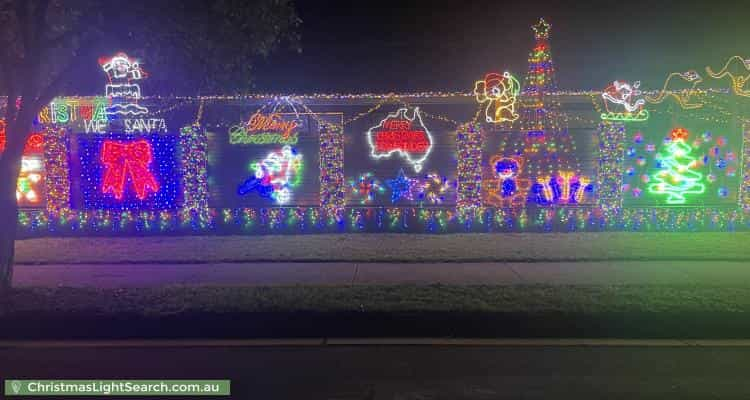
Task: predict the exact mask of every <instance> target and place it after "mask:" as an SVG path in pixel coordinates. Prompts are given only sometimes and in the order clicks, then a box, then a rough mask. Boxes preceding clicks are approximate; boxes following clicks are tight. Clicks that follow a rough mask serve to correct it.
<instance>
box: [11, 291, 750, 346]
mask: <svg viewBox="0 0 750 400" xmlns="http://www.w3.org/2000/svg"><path fill="white" fill-rule="evenodd" d="M748 316H750V287H747V286H746V285H740V284H738V285H737V287H721V288H718V287H717V288H712V287H706V286H700V287H690V286H684V285H682V286H674V287H672V286H541V285H539V286H461V287H458V286H437V285H435V286H390V287H383V286H378V287H367V286H364V287H361V286H352V287H324V288H323V287H309V286H308V287H272V288H271V287H255V288H253V287H244V288H243V287H227V288H223V287H165V288H158V289H121V290H97V289H73V288H59V289H39V288H34V289H15V290H14V291H13V293H12V294H11V296H10V297H9V298H8V302H7V303H5V306H4V307H3V309H2V311H0V326H2V327H3V329H0V338H2V339H77V338H80V339H83V338H97V339H106V338H133V337H139V338H144V337H145V338H197V337H199V338H213V337H218V338H251V337H413V336H420V337H616V338H628V337H634V338H746V337H747V333H748V332H750V318H748Z"/></svg>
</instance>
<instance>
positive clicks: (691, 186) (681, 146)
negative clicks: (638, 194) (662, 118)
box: [648, 128, 706, 204]
mask: <svg viewBox="0 0 750 400" xmlns="http://www.w3.org/2000/svg"><path fill="white" fill-rule="evenodd" d="M670 136H671V141H670V142H669V143H668V144H667V145H666V148H664V149H662V151H661V152H659V156H658V158H657V160H658V166H659V170H658V171H657V172H656V173H655V174H654V175H653V176H652V177H651V178H652V181H651V182H652V183H651V184H650V185H648V191H649V192H650V193H651V194H656V195H667V199H666V203H667V204H685V202H686V199H685V195H686V194H701V193H703V192H705V191H706V186H705V185H704V184H703V174H702V173H700V172H698V171H696V170H695V168H696V167H697V166H698V165H699V164H698V162H697V159H696V158H695V157H693V156H691V155H690V153H691V152H692V151H693V148H692V147H690V145H689V144H687V143H685V141H686V140H687V137H688V133H687V131H686V130H685V129H681V128H678V129H675V130H673V131H672V134H671V135H670Z"/></svg>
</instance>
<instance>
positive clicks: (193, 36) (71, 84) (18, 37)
mask: <svg viewBox="0 0 750 400" xmlns="http://www.w3.org/2000/svg"><path fill="white" fill-rule="evenodd" d="M300 23H301V20H300V19H299V17H298V16H297V13H296V11H295V8H294V4H293V1H292V0H254V1H243V0H184V1H181V0H130V1H127V2H105V1H102V0H0V96H2V98H3V101H2V102H1V103H0V107H2V108H1V109H0V118H3V119H5V121H6V147H5V151H4V152H3V153H2V154H1V155H0V221H3V224H2V225H0V291H1V290H2V289H3V288H5V287H8V285H9V283H10V276H11V272H12V264H13V240H14V238H15V230H16V223H17V217H16V212H17V206H16V199H15V185H16V180H17V179H18V174H19V170H20V164H21V156H22V153H23V147H24V143H25V141H26V137H27V135H28V133H29V131H30V129H31V127H32V122H33V121H34V118H35V117H36V115H38V113H39V111H40V110H41V108H42V107H43V106H44V105H46V104H48V103H49V102H50V101H51V100H52V99H53V98H54V97H56V96H59V95H63V94H78V95H87V94H88V95H90V94H100V93H101V88H102V84H103V78H104V76H103V74H102V72H101V71H100V70H99V66H98V65H97V62H96V61H97V58H98V57H99V56H101V55H112V54H114V53H116V52H119V51H124V52H126V53H128V54H129V55H131V56H134V57H136V58H141V59H142V60H143V61H144V62H143V63H142V65H143V66H144V67H145V68H144V69H146V71H147V72H149V71H150V72H151V75H152V77H153V78H154V79H150V80H149V91H148V93H149V94H153V95H172V94H183V95H194V94H202V93H203V94H205V93H237V92H245V91H247V90H249V89H250V88H251V86H252V81H253V75H252V66H253V62H254V61H256V60H257V59H258V58H259V57H266V56H268V55H269V54H270V53H271V52H272V51H274V50H275V49H277V48H278V47H279V46H281V45H283V44H288V45H290V46H292V47H298V45H299V37H298V33H297V28H298V27H299V25H300Z"/></svg>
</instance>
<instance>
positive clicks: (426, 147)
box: [367, 107, 432, 172]
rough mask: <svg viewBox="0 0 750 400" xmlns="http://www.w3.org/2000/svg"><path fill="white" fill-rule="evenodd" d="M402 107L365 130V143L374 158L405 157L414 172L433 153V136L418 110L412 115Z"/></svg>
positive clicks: (417, 170) (420, 168)
mask: <svg viewBox="0 0 750 400" xmlns="http://www.w3.org/2000/svg"><path fill="white" fill-rule="evenodd" d="M407 111H408V110H407V109H406V108H401V109H399V110H398V111H396V112H395V113H394V114H388V116H387V117H386V118H385V119H384V120H382V121H380V123H379V124H378V125H377V126H375V127H372V128H370V130H369V131H367V142H368V143H369V145H370V155H371V156H372V157H373V158H376V159H379V158H389V157H390V156H391V155H393V154H394V153H397V154H398V155H400V156H401V157H403V158H405V159H406V160H407V161H408V162H409V163H411V164H412V166H413V167H414V170H415V171H416V172H419V171H420V170H422V164H423V163H424V161H425V160H426V159H427V156H428V155H429V154H430V151H431V150H432V136H431V135H430V132H429V131H427V128H425V126H424V123H423V122H422V116H421V115H420V114H419V108H418V107H417V108H414V111H413V113H412V116H411V117H409V116H408V115H407Z"/></svg>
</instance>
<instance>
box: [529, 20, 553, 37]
mask: <svg viewBox="0 0 750 400" xmlns="http://www.w3.org/2000/svg"><path fill="white" fill-rule="evenodd" d="M531 29H533V30H534V37H535V38H536V39H537V40H539V39H547V38H548V37H549V30H550V25H549V24H548V23H547V21H545V20H544V18H539V22H537V23H536V25H533V26H532V27H531Z"/></svg>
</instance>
